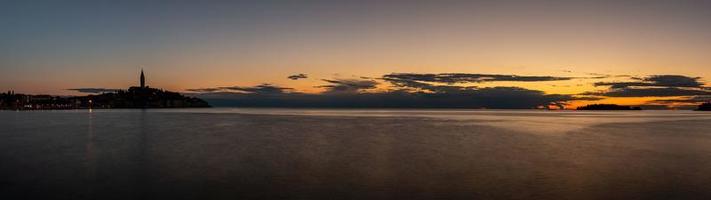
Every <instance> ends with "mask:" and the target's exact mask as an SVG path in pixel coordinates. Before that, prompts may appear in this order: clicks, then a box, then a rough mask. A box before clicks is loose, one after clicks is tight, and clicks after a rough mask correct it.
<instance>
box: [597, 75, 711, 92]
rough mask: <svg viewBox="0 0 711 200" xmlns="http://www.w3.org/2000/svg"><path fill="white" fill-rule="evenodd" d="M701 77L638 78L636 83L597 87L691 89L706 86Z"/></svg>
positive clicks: (658, 76)
mask: <svg viewBox="0 0 711 200" xmlns="http://www.w3.org/2000/svg"><path fill="white" fill-rule="evenodd" d="M700 79H701V78H700V77H688V76H680V75H655V76H649V77H645V78H637V79H635V80H639V81H635V82H598V83H595V86H610V88H612V89H617V88H628V87H691V88H699V87H702V86H703V85H704V83H702V82H700V81H699V80H700Z"/></svg>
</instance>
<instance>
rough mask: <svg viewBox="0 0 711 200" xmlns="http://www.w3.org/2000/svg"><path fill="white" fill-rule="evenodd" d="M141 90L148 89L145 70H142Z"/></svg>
mask: <svg viewBox="0 0 711 200" xmlns="http://www.w3.org/2000/svg"><path fill="white" fill-rule="evenodd" d="M141 88H146V76H144V75H143V69H141Z"/></svg>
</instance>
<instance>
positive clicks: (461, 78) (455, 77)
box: [382, 73, 573, 84]
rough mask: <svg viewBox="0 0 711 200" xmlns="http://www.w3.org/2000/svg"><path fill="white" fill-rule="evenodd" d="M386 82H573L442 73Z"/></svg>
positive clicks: (398, 75)
mask: <svg viewBox="0 0 711 200" xmlns="http://www.w3.org/2000/svg"><path fill="white" fill-rule="evenodd" d="M382 78H383V79H384V80H386V81H394V82H399V81H415V82H430V83H445V84H455V83H481V82H495V81H516V82H539V81H561V80H571V79H573V78H571V77H554V76H518V75H500V74H466V73H442V74H415V73H393V74H387V75H384V76H383V77H382Z"/></svg>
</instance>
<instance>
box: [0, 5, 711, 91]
mask: <svg viewBox="0 0 711 200" xmlns="http://www.w3.org/2000/svg"><path fill="white" fill-rule="evenodd" d="M708 19H711V1H690V0H679V1H654V0H645V1H634V0H630V1H606V0H600V1H576V0H567V1H555V0H548V1H537V0H526V1H507V0H500V1H414V0H413V1H368V0H361V1H335V0H334V1H200V2H195V1H0V27H2V28H0V91H6V90H15V91H16V92H20V93H30V94H56V95H82V94H83V93H82V92H81V91H83V92H86V91H87V90H70V89H89V88H92V89H115V88H127V87H129V86H132V85H137V80H138V74H139V72H140V70H141V69H144V70H145V72H146V75H147V79H148V84H149V85H150V86H151V87H157V88H164V89H168V90H173V91H179V92H186V93H199V95H208V96H209V95H213V96H214V95H217V94H211V93H218V92H219V93H220V95H222V96H223V97H225V98H227V97H229V96H230V95H232V96H234V95H243V94H244V93H255V92H254V90H252V91H249V90H248V91H244V90H233V89H234V87H238V88H242V89H243V88H260V86H271V87H275V88H288V89H286V90H278V92H280V93H298V94H301V93H304V94H323V95H326V94H332V93H333V91H334V90H337V89H334V88H339V87H337V86H343V83H342V82H344V81H345V82H347V83H358V84H363V83H364V82H368V81H372V82H373V83H374V84H372V87H371V86H370V85H368V84H367V83H366V87H364V88H357V89H352V88H351V89H349V90H345V91H348V92H351V93H358V94H361V93H392V92H393V91H404V90H407V92H423V93H438V92H442V91H435V90H427V89H423V88H422V87H409V86H412V85H409V86H408V87H406V86H403V85H399V86H398V85H396V84H398V83H402V82H403V80H392V79H389V80H388V79H387V78H388V77H393V76H389V75H395V77H397V75H402V74H419V75H427V74H429V75H436V76H442V77H447V74H469V76H468V77H470V78H471V75H488V76H492V75H514V76H520V77H527V76H530V77H541V76H546V77H558V78H559V79H554V80H545V81H520V80H507V81H472V80H471V79H469V80H467V81H462V80H458V81H454V82H451V81H450V82H446V81H445V82H442V81H441V80H429V79H416V80H411V79H408V80H407V81H416V82H420V83H427V84H431V85H445V86H446V85H448V86H457V87H462V88H468V89H469V90H481V91H485V89H487V88H497V87H499V88H504V87H508V88H513V89H514V90H515V89H519V88H521V89H526V90H530V91H540V92H542V93H543V95H567V96H568V97H566V98H564V99H561V100H560V101H562V102H567V104H568V105H582V104H587V103H594V102H598V103H600V102H602V103H620V104H630V105H638V104H664V105H675V104H684V103H698V102H699V101H693V100H699V99H701V101H703V100H704V99H706V98H707V96H708V94H707V93H706V92H707V91H709V88H708V86H709V85H707V84H705V81H706V80H709V79H711V59H709V57H708V55H709V54H708V52H711V45H708V44H711V24H710V23H709V22H708ZM299 74H303V75H305V76H306V77H305V78H297V79H295V80H294V79H290V78H287V77H289V76H292V75H299ZM671 75H675V76H671ZM679 76H683V77H682V78H680V77H679ZM477 77H481V76H477ZM655 77H657V79H663V80H662V82H663V81H667V82H664V83H659V82H657V81H658V80H656V81H655ZM659 77H661V78H659ZM674 77H676V78H677V79H674ZM399 78H402V77H399ZM409 78H412V77H409ZM450 78H451V77H450ZM489 78H491V77H489ZM561 78H562V79H561ZM690 80H693V81H696V82H698V83H700V84H701V85H694V84H691V85H692V87H689V85H686V86H683V87H679V85H676V83H675V84H668V83H669V82H668V81H672V82H674V81H676V82H684V81H690ZM333 81H336V82H339V83H334V82H333ZM619 82H627V83H628V84H626V86H628V87H613V86H614V85H612V84H605V83H619ZM630 82H637V83H638V84H629V83H630ZM640 83H641V84H640ZM339 84H340V85H339ZM346 85H348V84H346ZM356 85H357V84H356ZM617 86H620V84H617ZM230 88H232V89H230ZM261 88H264V87H261ZM340 88H341V89H343V87H340ZM669 88H674V89H677V90H678V89H683V90H693V91H686V92H681V93H679V92H677V91H671V90H674V89H669ZM201 89H208V90H201ZM209 89H213V90H209ZM216 89H220V90H216ZM460 89H461V88H459V89H458V90H457V92H460V91H459V90H460ZM637 90H645V92H647V93H644V95H641V94H640V93H639V91H637ZM650 91H651V92H657V93H662V94H663V95H656V96H655V95H652V96H650V95H649V92H650ZM340 92H343V91H340ZM450 92H451V90H450ZM467 92H471V91H467ZM614 92H617V93H614ZM621 92H627V93H625V94H619V93H621ZM675 92H677V93H675ZM208 93H210V94H208ZM630 93H632V94H637V95H632V94H630ZM672 94H675V95H678V96H674V95H672ZM475 95H479V94H475ZM554 104H555V103H554Z"/></svg>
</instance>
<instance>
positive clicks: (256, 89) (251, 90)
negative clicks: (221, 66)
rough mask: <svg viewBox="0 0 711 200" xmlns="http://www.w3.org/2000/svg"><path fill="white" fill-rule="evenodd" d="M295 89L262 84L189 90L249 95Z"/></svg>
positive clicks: (279, 92)
mask: <svg viewBox="0 0 711 200" xmlns="http://www.w3.org/2000/svg"><path fill="white" fill-rule="evenodd" d="M292 90H293V88H287V87H279V86H275V85H272V84H267V83H264V84H261V85H257V86H252V87H242V86H230V87H214V88H197V89H187V91H190V92H197V93H218V92H227V93H231V92H238V93H247V94H281V93H286V92H290V91H292Z"/></svg>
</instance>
